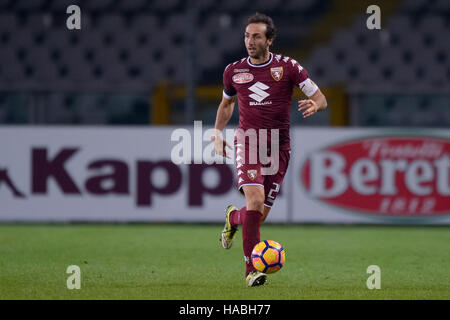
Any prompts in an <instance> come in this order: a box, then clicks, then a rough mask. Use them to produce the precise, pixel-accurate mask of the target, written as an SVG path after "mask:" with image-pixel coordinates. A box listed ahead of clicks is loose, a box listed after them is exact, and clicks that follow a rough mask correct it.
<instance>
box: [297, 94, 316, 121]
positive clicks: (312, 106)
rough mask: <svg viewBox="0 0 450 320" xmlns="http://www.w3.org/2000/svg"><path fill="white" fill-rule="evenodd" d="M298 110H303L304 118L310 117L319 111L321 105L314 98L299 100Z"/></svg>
mask: <svg viewBox="0 0 450 320" xmlns="http://www.w3.org/2000/svg"><path fill="white" fill-rule="evenodd" d="M298 111H303V118H308V117H310V116H312V115H313V114H314V113H316V112H317V111H319V106H318V105H317V103H316V102H315V101H314V100H312V99H306V100H299V102H298Z"/></svg>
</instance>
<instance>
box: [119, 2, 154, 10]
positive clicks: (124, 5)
mask: <svg viewBox="0 0 450 320" xmlns="http://www.w3.org/2000/svg"><path fill="white" fill-rule="evenodd" d="M147 2H148V1H147V0H133V1H130V0H122V1H119V4H118V9H119V10H120V11H140V10H141V9H142V8H144V7H145V5H146V4H147Z"/></svg>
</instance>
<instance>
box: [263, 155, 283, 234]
mask: <svg viewBox="0 0 450 320" xmlns="http://www.w3.org/2000/svg"><path fill="white" fill-rule="evenodd" d="M279 156H280V157H279V168H278V171H277V173H275V174H274V175H270V176H265V177H264V210H263V215H262V218H261V225H262V224H263V223H264V221H265V220H266V219H267V216H268V215H269V212H270V210H271V209H272V205H273V204H274V203H275V199H276V198H277V196H278V193H279V192H280V188H281V184H282V183H283V180H284V176H285V175H286V172H287V168H288V165H289V160H290V151H287V150H286V151H280V153H279Z"/></svg>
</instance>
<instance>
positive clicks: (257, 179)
mask: <svg viewBox="0 0 450 320" xmlns="http://www.w3.org/2000/svg"><path fill="white" fill-rule="evenodd" d="M235 145H236V144H235ZM235 151H236V152H235V154H236V169H237V176H238V188H239V191H241V192H242V193H243V190H242V187H243V186H248V185H259V186H263V187H264V195H265V198H264V199H265V200H264V205H265V206H266V207H272V205H273V203H274V202H275V199H276V197H277V195H278V192H279V191H280V186H281V183H282V182H283V179H284V175H285V174H286V171H287V168H288V164H289V159H290V157H291V151H289V150H279V152H278V153H279V156H278V161H276V160H274V159H275V158H274V156H273V155H271V156H270V157H269V159H270V160H269V162H268V163H267V164H263V163H261V161H260V159H258V157H253V159H250V152H249V150H248V148H246V150H245V159H244V156H243V154H242V149H239V148H238V147H237V146H236V147H235ZM255 158H256V159H255ZM264 162H266V161H264ZM276 162H278V165H275V163H276Z"/></svg>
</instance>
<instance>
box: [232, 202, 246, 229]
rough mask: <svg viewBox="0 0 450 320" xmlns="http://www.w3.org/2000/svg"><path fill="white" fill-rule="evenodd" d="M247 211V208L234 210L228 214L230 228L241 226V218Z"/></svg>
mask: <svg viewBox="0 0 450 320" xmlns="http://www.w3.org/2000/svg"><path fill="white" fill-rule="evenodd" d="M246 211H247V207H243V208H242V209H241V210H234V211H233V212H232V213H230V223H231V225H232V226H240V225H242V220H244V219H243V218H242V217H244V215H245V212H246Z"/></svg>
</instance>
